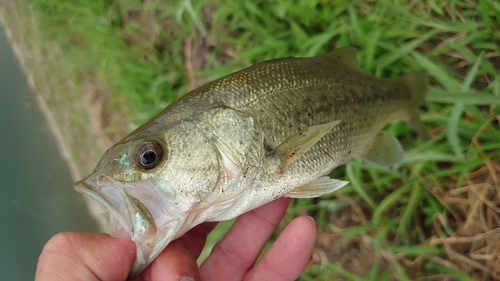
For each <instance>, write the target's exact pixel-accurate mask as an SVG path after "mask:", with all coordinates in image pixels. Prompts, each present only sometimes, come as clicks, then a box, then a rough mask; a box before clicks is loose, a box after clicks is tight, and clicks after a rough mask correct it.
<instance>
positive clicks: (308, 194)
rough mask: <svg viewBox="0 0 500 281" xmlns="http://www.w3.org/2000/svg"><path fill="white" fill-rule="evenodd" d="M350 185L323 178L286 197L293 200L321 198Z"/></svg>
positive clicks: (297, 189) (296, 189)
mask: <svg viewBox="0 0 500 281" xmlns="http://www.w3.org/2000/svg"><path fill="white" fill-rule="evenodd" d="M348 183H349V182H348V181H341V180H336V179H331V178H329V177H321V178H318V179H316V180H314V181H312V182H310V183H308V184H304V185H302V186H299V187H297V188H295V189H294V190H292V191H290V192H289V193H287V194H286V195H285V196H286V197H291V198H313V197H319V196H321V195H323V194H327V193H330V192H333V191H336V190H339V189H341V188H342V187H344V186H345V185H346V184H348Z"/></svg>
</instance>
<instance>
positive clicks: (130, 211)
mask: <svg viewBox="0 0 500 281" xmlns="http://www.w3.org/2000/svg"><path fill="white" fill-rule="evenodd" d="M144 185H147V186H144ZM74 188H75V190H76V191H78V192H80V193H83V194H86V195H88V196H90V197H92V198H94V199H95V200H97V201H98V202H99V203H100V204H101V205H102V206H103V207H104V208H103V209H102V210H101V217H102V218H104V223H105V225H106V228H107V230H106V232H107V233H110V234H111V233H113V232H115V231H117V230H119V229H121V228H123V229H125V231H126V232H127V233H128V234H129V235H130V238H131V239H132V241H134V242H135V244H136V248H137V256H136V260H135V262H134V265H133V266H132V270H131V272H130V277H133V276H136V275H137V274H139V273H140V272H142V270H144V269H145V268H146V267H147V266H148V265H149V264H150V263H151V262H152V261H153V260H154V259H155V258H156V257H157V256H158V255H159V254H160V253H161V251H162V250H163V249H164V248H165V247H166V246H167V245H168V243H170V242H171V241H172V240H174V239H176V238H178V237H180V236H181V235H182V234H184V232H185V231H186V230H185V229H183V227H182V225H185V221H184V219H183V218H184V216H183V215H182V214H180V213H178V212H175V210H172V209H171V208H168V204H167V202H165V201H166V200H165V196H162V194H158V193H160V192H161V188H158V186H157V185H155V184H153V183H151V182H147V181H142V182H133V183H126V182H121V181H117V180H114V179H112V178H110V177H108V176H104V175H97V174H91V175H90V176H88V177H87V178H85V179H83V180H81V181H78V182H76V183H75V185H74ZM183 221H184V222H183Z"/></svg>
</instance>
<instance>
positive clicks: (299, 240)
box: [244, 217, 316, 281]
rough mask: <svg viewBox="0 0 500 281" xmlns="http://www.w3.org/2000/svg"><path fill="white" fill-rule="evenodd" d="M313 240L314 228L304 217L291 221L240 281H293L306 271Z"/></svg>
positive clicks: (308, 219)
mask: <svg viewBox="0 0 500 281" xmlns="http://www.w3.org/2000/svg"><path fill="white" fill-rule="evenodd" d="M315 241H316V225H315V223H314V222H313V221H312V220H311V219H310V218H308V217H298V218H296V219H294V220H292V221H291V222H290V223H289V224H288V226H287V227H286V228H285V229H284V230H283V232H282V233H281V235H280V236H279V237H278V239H277V240H276V241H275V242H274V244H273V245H272V246H271V248H270V249H269V250H268V251H267V252H266V254H265V255H264V257H263V258H262V260H260V261H259V263H258V264H257V265H256V266H255V267H254V268H252V269H251V270H250V271H249V272H248V274H247V276H245V279H244V280H247V281H248V280H276V281H281V280H296V279H297V278H298V277H299V276H300V274H301V273H302V271H303V270H304V269H305V268H306V266H307V263H308V261H309V259H310V257H311V253H312V250H313V248H314V244H315Z"/></svg>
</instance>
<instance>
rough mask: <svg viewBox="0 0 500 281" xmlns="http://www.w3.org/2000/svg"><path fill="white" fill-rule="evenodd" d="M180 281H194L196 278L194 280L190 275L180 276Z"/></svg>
mask: <svg viewBox="0 0 500 281" xmlns="http://www.w3.org/2000/svg"><path fill="white" fill-rule="evenodd" d="M180 281H196V280H194V278H193V277H191V276H182V277H181V279H180Z"/></svg>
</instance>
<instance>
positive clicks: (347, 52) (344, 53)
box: [323, 47, 359, 71]
mask: <svg viewBox="0 0 500 281" xmlns="http://www.w3.org/2000/svg"><path fill="white" fill-rule="evenodd" d="M356 53H357V51H356V49H355V48H353V47H344V48H340V49H337V50H335V51H331V52H330V53H327V54H324V55H323V56H324V57H326V58H328V59H331V60H334V61H337V62H340V63H341V64H343V65H345V66H347V67H349V68H352V69H354V70H358V71H359V64H358V58H357V55H356Z"/></svg>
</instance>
